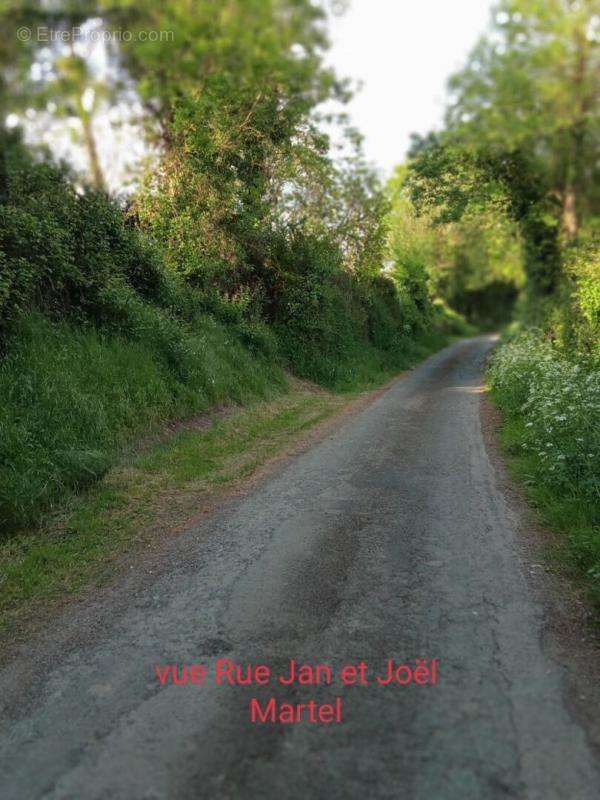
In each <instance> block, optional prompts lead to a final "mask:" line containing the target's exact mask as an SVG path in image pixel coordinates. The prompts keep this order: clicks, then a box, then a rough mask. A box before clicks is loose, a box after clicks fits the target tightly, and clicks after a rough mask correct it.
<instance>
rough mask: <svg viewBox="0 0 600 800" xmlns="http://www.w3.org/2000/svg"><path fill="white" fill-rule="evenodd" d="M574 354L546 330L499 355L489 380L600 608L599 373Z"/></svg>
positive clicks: (545, 508) (534, 487)
mask: <svg viewBox="0 0 600 800" xmlns="http://www.w3.org/2000/svg"><path fill="white" fill-rule="evenodd" d="M572 353H573V351H571V352H569V351H565V350H564V349H560V350H559V349H558V348H557V347H555V346H554V345H553V343H552V342H551V341H550V340H549V339H547V338H546V337H544V336H543V335H542V334H541V333H539V332H536V331H533V332H528V333H523V334H520V335H519V336H517V337H516V338H514V339H512V340H511V341H509V342H507V343H506V344H504V345H502V346H501V347H500V348H499V349H498V350H497V351H496V353H495V354H494V355H493V357H492V359H491V362H490V366H489V370H488V382H489V384H490V388H491V390H492V396H493V397H494V399H495V400H496V402H497V403H498V405H499V406H500V407H501V408H502V409H503V411H504V412H505V414H506V417H507V420H509V421H510V422H511V426H510V431H511V434H510V437H509V438H510V440H511V445H512V446H513V448H516V451H517V454H518V455H519V456H521V457H522V458H521V464H522V465H524V469H522V470H520V472H521V473H522V475H523V477H526V478H527V483H528V488H529V490H530V492H531V494H532V499H534V501H535V502H536V505H537V506H538V508H540V509H541V510H542V512H543V514H542V515H543V517H544V518H545V519H546V520H547V521H548V522H549V523H550V524H551V525H552V526H555V527H556V528H557V529H562V530H563V531H564V532H565V534H566V540H565V542H566V547H567V550H566V552H567V555H568V558H569V560H570V562H571V563H572V564H573V565H574V566H575V567H576V568H577V570H578V572H579V573H580V574H583V575H584V576H585V577H586V578H587V580H588V583H589V585H590V587H591V590H592V597H593V598H594V600H595V601H596V603H597V606H598V607H599V608H600V370H599V369H598V361H597V359H596V360H595V359H594V357H593V356H590V355H582V354H576V355H573V354H572ZM518 471H519V470H518Z"/></svg>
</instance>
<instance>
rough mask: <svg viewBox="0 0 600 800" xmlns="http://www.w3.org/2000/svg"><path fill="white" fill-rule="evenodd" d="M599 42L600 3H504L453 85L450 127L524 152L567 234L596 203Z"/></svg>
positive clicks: (474, 139)
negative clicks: (490, 28) (551, 198)
mask: <svg viewBox="0 0 600 800" xmlns="http://www.w3.org/2000/svg"><path fill="white" fill-rule="evenodd" d="M599 45H600V0H502V2H501V3H500V4H499V5H498V7H497V9H496V10H495V14H494V25H493V28H492V31H491V33H490V34H489V35H488V36H486V37H484V38H482V39H481V40H480V42H479V43H478V45H477V46H476V47H475V49H474V50H473V53H472V54H471V57H470V59H469V62H468V65H467V67H466V68H465V69H464V70H463V71H462V72H459V73H458V74H456V75H455V76H454V77H453V78H452V79H451V81H450V84H449V86H450V90H451V92H452V93H453V95H454V102H453V103H452V105H451V107H450V108H449V111H448V115H447V123H448V128H449V130H452V131H454V132H455V133H456V134H457V135H458V136H460V137H461V139H462V140H463V141H464V142H468V143H469V144H471V145H473V146H475V147H481V146H485V147H487V148H489V149H490V150H493V151H503V152H511V153H514V152H516V151H518V152H519V153H521V161H524V159H525V156H526V157H527V160H528V162H529V166H528V173H529V174H530V175H531V174H532V172H534V171H535V173H536V181H537V182H538V184H539V185H540V187H542V186H543V187H544V191H546V192H547V193H548V194H552V195H553V196H554V197H555V198H556V200H557V203H558V204H557V211H558V213H559V219H560V225H561V230H562V233H563V235H564V237H565V238H566V239H567V240H572V239H574V238H575V237H576V236H577V234H578V232H579V229H580V226H581V222H582V220H585V219H586V218H587V217H588V216H589V215H590V214H592V213H596V212H597V211H598V208H599V201H600V196H599V194H598V188H597V186H598V178H599V177H600V175H599V171H598V164H599V156H600V106H599V104H598V98H599V97H600V47H599Z"/></svg>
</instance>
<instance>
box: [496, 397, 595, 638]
mask: <svg viewBox="0 0 600 800" xmlns="http://www.w3.org/2000/svg"><path fill="white" fill-rule="evenodd" d="M492 400H495V403H496V405H501V404H500V403H499V402H498V398H497V397H496V398H494V394H493V393H492ZM526 436H527V429H526V423H525V420H524V419H519V418H515V417H513V418H510V417H509V418H505V421H504V423H503V425H502V428H501V433H500V443H501V446H502V448H503V450H504V452H505V454H506V456H507V463H508V470H509V472H510V474H511V476H512V477H513V478H514V479H515V480H516V481H518V482H519V483H520V485H521V486H522V487H523V490H524V493H525V495H526V497H527V499H528V501H529V503H530V504H531V506H532V507H533V508H534V510H535V512H536V515H537V517H538V519H539V520H540V522H541V523H542V524H543V525H544V526H545V527H547V528H549V529H550V530H552V531H555V532H556V533H558V534H560V540H559V544H558V546H556V547H553V549H552V554H551V557H552V559H554V560H556V561H557V562H558V563H559V564H560V566H561V568H563V569H566V570H567V572H568V573H569V575H570V576H571V578H572V579H573V580H574V581H575V582H576V583H577V584H579V585H581V586H582V587H583V588H584V589H585V591H586V593H587V594H588V596H589V598H590V600H591V603H592V605H593V607H594V611H595V622H596V623H598V624H600V585H599V579H600V572H599V571H598V564H599V563H600V500H599V501H598V502H596V503H594V502H590V500H589V498H588V497H586V496H585V494H584V493H583V492H581V491H578V490H577V487H576V486H575V485H574V486H572V487H571V488H570V490H568V491H563V492H557V491H556V489H555V487H553V486H551V485H548V483H547V482H546V481H545V480H544V470H545V467H544V463H543V462H542V460H541V459H540V457H539V456H538V455H537V454H535V453H531V452H529V453H527V452H525V451H524V450H523V441H524V440H525V439H526Z"/></svg>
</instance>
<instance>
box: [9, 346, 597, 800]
mask: <svg viewBox="0 0 600 800" xmlns="http://www.w3.org/2000/svg"><path fill="white" fill-rule="evenodd" d="M492 344H493V340H492V338H491V337H478V338H474V339H470V340H466V341H463V342H459V343H457V344H455V345H452V346H451V347H449V348H446V349H445V350H444V351H442V352H441V353H438V354H437V355H435V356H433V357H431V358H430V359H428V360H427V361H426V362H424V363H423V364H421V365H420V366H419V367H418V368H416V369H415V370H413V371H411V372H410V373H409V374H408V375H406V376H404V377H403V378H401V379H400V380H398V381H397V382H396V383H394V384H393V385H392V386H391V388H390V389H389V390H388V391H386V392H385V393H384V394H382V395H381V396H380V397H379V398H378V399H377V400H376V401H375V402H374V403H373V404H371V405H370V406H368V407H367V408H364V409H363V410H362V411H360V413H358V414H356V415H355V416H351V417H349V418H346V419H344V420H343V421H342V424H341V425H338V426H337V427H336V428H334V429H331V430H329V432H328V434H327V436H326V438H324V439H323V440H321V441H320V442H318V443H316V444H314V445H313V446H311V447H310V448H309V449H308V450H306V451H305V452H303V453H301V454H300V455H296V456H293V457H291V458H289V459H287V460H286V461H285V462H284V463H283V465H282V466H281V469H279V471H278V472H277V474H276V475H273V474H271V475H270V476H268V477H267V478H265V479H264V480H261V481H260V482H259V483H258V484H257V485H256V486H254V487H252V488H251V489H250V490H249V491H248V492H246V493H245V494H243V495H241V496H237V497H231V498H229V499H228V500H227V501H225V502H224V504H223V506H222V507H221V508H219V509H218V510H217V511H216V512H214V513H212V514H210V515H207V516H206V518H205V519H204V520H203V522H202V523H201V524H199V525H197V526H196V527H194V528H193V529H191V530H189V531H187V532H186V533H184V534H182V535H181V536H179V537H177V538H176V540H174V542H173V545H172V547H171V549H170V551H169V555H168V557H167V558H166V560H165V563H164V565H163V568H162V569H161V570H160V571H159V573H158V574H157V575H155V576H154V577H153V579H152V580H151V581H148V582H146V583H145V584H144V585H143V586H137V587H136V585H135V582H134V581H133V579H131V581H130V582H129V583H128V580H127V579H123V580H122V581H120V582H118V583H117V585H115V586H114V587H113V589H112V590H111V592H110V593H108V594H106V593H105V594H103V595H102V597H101V598H99V599H98V600H97V602H93V603H91V604H89V603H88V604H87V605H85V606H84V605H81V606H76V607H74V608H70V609H68V610H67V611H65V612H64V613H63V616H62V617H61V618H60V619H58V620H57V621H56V624H55V626H53V627H54V629H53V630H49V631H47V632H46V634H45V636H44V637H42V639H41V641H40V642H38V643H37V644H35V645H31V647H29V648H28V647H24V648H23V649H22V651H21V654H20V655H19V656H18V657H17V658H16V659H15V660H14V661H13V662H11V663H10V664H8V665H7V666H6V667H5V668H4V669H3V670H2V671H1V672H0V697H1V702H2V726H1V731H0V797H2V798H3V800H29V798H31V800H33V799H34V798H52V800H59V798H60V800H67V798H69V799H71V798H72V799H73V800H87V799H89V800H92V798H93V800H105V799H111V800H112V799H113V798H114V799H115V800H161V799H162V798H169V799H170V798H182V799H183V800H187V798H190V800H191V799H192V798H193V799H194V800H198V798H232V799H233V798H235V800H237V798H242V799H243V798H253V799H254V798H267V799H270V798H278V799H280V798H282V799H284V800H285V798H290V799H291V800H295V799H296V798H390V799H391V798H393V799H394V800H397V799H398V798H408V799H409V800H424V798H428V799H431V798H433V799H434V800H470V799H471V798H472V800H487V799H488V798H489V800H492V799H493V800H496V798H498V799H500V798H502V799H504V798H523V800H555V799H556V800H587V798H590V799H591V798H594V799H595V798H598V797H600V777H599V774H598V761H597V757H596V755H595V753H594V752H593V751H592V749H591V746H590V744H589V743H588V738H587V737H586V731H585V730H584V729H583V728H582V727H581V725H580V723H579V722H578V721H577V718H576V717H575V715H574V713H573V711H572V709H571V707H570V705H569V701H568V692H567V690H566V686H565V683H566V681H565V667H564V665H563V664H561V663H558V662H557V661H556V660H554V659H553V658H552V657H551V656H550V655H549V653H548V652H547V648H546V647H545V643H544V630H545V625H546V620H545V614H546V612H545V610H544V607H543V606H542V605H540V603H539V601H538V600H537V599H536V597H534V595H533V594H532V591H531V589H530V587H529V585H528V582H527V580H526V577H525V569H524V564H523V558H522V555H521V551H520V548H519V544H518V535H517V529H518V520H517V519H516V517H515V513H516V512H515V511H513V510H511V508H510V507H509V505H508V502H507V500H506V498H505V497H504V496H503V494H502V491H501V488H500V486H499V483H498V481H497V476H496V475H495V473H494V468H493V466H492V464H491V463H490V460H489V459H488V455H487V453H486V449H485V446H484V441H483V438H482V432H481V426H480V418H479V404H480V401H481V386H482V380H483V379H482V367H483V363H484V359H485V357H486V354H487V352H488V351H489V349H490V347H491V346H492ZM65 632H69V633H68V635H67V633H65ZM61 637H62V638H61ZM65 642H69V644H68V645H67V644H65ZM223 657H227V658H230V659H232V660H233V661H236V662H239V663H243V664H246V663H248V662H251V663H265V664H268V665H269V666H270V667H271V668H272V669H273V670H274V671H275V672H278V671H285V669H286V665H287V663H288V660H289V659H291V658H294V659H296V660H298V661H301V662H305V663H311V664H316V663H326V664H330V665H332V666H333V667H334V668H335V669H339V668H340V667H341V666H342V665H344V664H347V663H353V662H358V661H360V660H364V661H366V662H367V663H368V665H369V669H370V670H371V671H372V673H375V672H381V671H383V669H384V666H385V663H386V661H387V659H389V658H393V659H394V660H396V661H398V662H406V661H409V662H414V660H415V659H416V658H426V659H431V658H436V659H438V660H439V662H440V668H439V682H438V684H437V685H436V686H417V685H411V686H387V687H381V686H374V685H369V686H354V687H343V686H341V685H340V683H339V681H338V680H337V679H336V681H335V682H334V684H333V685H331V686H317V687H314V686H313V687H309V686H295V687H283V686H278V687H271V688H263V689H256V688H249V687H244V686H238V687H229V686H220V687H219V686H215V685H213V684H212V683H210V682H209V683H208V684H207V685H204V686H202V687H199V686H194V685H190V684H188V685H186V686H173V685H168V686H164V687H161V686H160V685H159V684H158V682H157V680H156V677H155V675H154V667H155V665H156V664H171V663H177V664H191V663H204V664H206V665H208V666H209V667H210V668H211V669H212V668H213V667H214V663H215V661H216V659H219V658H223ZM253 696H256V697H260V698H266V697H270V696H275V697H277V699H278V701H285V702H292V703H297V702H305V701H307V700H309V699H315V700H317V701H319V702H323V703H325V702H328V701H330V700H331V699H332V698H333V697H336V696H340V697H342V700H343V722H342V723H341V724H333V725H311V724H310V723H307V722H303V723H299V724H294V725H277V724H276V725H272V724H258V725H257V724H252V723H251V722H250V720H249V714H248V703H249V699H250V697H253Z"/></svg>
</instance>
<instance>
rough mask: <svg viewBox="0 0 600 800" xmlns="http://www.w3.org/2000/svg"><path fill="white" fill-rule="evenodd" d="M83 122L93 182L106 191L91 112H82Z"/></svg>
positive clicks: (97, 187)
mask: <svg viewBox="0 0 600 800" xmlns="http://www.w3.org/2000/svg"><path fill="white" fill-rule="evenodd" d="M81 122H82V125H83V138H84V141H85V148H86V150H87V154H88V159H89V162H90V172H91V175H92V182H93V184H94V186H95V187H96V189H100V190H101V191H103V192H105V191H106V181H105V179H104V173H103V172H102V167H101V166H100V159H99V157H98V148H97V146H96V137H95V136H94V131H93V129H92V118H91V116H90V115H89V114H82V117H81Z"/></svg>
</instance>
